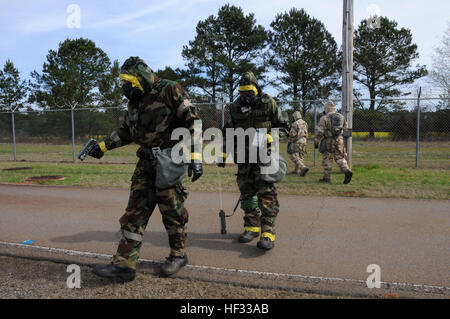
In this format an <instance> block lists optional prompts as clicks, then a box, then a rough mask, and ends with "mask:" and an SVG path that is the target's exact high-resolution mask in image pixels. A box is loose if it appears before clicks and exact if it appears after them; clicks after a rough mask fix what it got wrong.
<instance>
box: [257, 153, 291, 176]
mask: <svg viewBox="0 0 450 319" xmlns="http://www.w3.org/2000/svg"><path fill="white" fill-rule="evenodd" d="M272 160H275V161H276V160H278V170H277V171H276V172H273V173H269V174H264V173H263V172H262V169H263V168H264V167H268V166H270V165H271V163H272ZM258 166H259V174H258V175H257V176H256V179H257V180H262V181H265V182H268V183H279V182H281V181H282V180H283V178H284V176H285V175H286V170H287V163H286V161H285V159H284V158H283V157H282V156H281V155H279V154H278V155H274V156H272V157H271V160H270V161H269V162H268V163H267V164H262V163H258Z"/></svg>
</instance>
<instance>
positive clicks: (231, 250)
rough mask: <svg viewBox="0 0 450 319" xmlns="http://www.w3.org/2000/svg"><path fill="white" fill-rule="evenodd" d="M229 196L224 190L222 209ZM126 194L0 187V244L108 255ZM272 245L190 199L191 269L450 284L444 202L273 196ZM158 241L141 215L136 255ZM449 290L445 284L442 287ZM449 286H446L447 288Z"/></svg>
mask: <svg viewBox="0 0 450 319" xmlns="http://www.w3.org/2000/svg"><path fill="white" fill-rule="evenodd" d="M237 198H238V194H224V196H223V203H224V210H225V211H226V213H227V214H230V213H231V212H232V209H233V208H234V205H235V204H236V200H237ZM127 200H128V191H127V190H121V189H90V188H75V187H49V186H38V185H5V184H0V241H2V242H11V243H20V242H22V241H25V240H30V239H31V240H34V243H33V245H39V246H45V247H55V248H64V249H70V250H76V251H85V252H96V253H101V254H109V255H111V254H113V253H114V252H115V249H116V247H117V241H118V237H117V231H118V230H119V223H118V220H119V218H120V216H121V215H122V214H123V211H124V208H125V206H126V204H127ZM279 201H280V205H281V212H280V214H279V217H278V218H277V222H276V230H277V235H276V246H275V248H274V249H273V250H271V251H269V252H263V251H261V250H259V249H258V248H257V247H256V240H255V241H253V242H251V243H248V244H239V243H238V242H237V236H238V235H239V234H240V233H241V232H242V230H243V226H242V212H241V211H240V210H239V209H238V211H237V212H236V214H235V215H234V216H232V217H230V218H227V229H228V234H226V235H221V234H220V227H219V216H218V211H219V196H218V194H216V193H190V195H189V198H188V200H187V202H186V208H187V209H188V211H189V223H188V241H187V253H188V256H189V261H190V264H191V265H199V266H207V267H216V268H226V269H228V270H229V269H239V270H245V271H250V272H269V273H275V274H293V275H303V276H311V277H312V278H316V279H321V278H336V279H349V280H358V281H366V279H367V277H368V276H369V275H370V273H368V272H367V266H368V265H370V264H377V265H379V266H380V269H381V281H382V282H387V283H409V284H415V285H427V286H428V285H429V286H438V287H450V267H449V266H450V258H449V257H450V255H449V251H450V249H449V248H450V201H440V200H410V199H408V200H406V199H405V200H404V199H377V198H349V197H347V198H344V197H305V196H290V195H285V196H279ZM168 253H169V248H168V241H167V235H166V232H165V230H164V227H163V224H162V221H161V215H160V213H159V211H158V209H156V210H155V212H154V213H153V216H152V217H151V219H150V222H149V226H148V227H147V232H146V234H145V236H144V244H143V248H142V250H141V258H144V259H149V260H153V261H163V260H164V258H165V257H166V256H167V255H168ZM446 289H450V288H446ZM448 291H450V290H447V292H448Z"/></svg>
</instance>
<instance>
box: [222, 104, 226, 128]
mask: <svg viewBox="0 0 450 319" xmlns="http://www.w3.org/2000/svg"><path fill="white" fill-rule="evenodd" d="M224 126H225V103H222V129H223V127H224Z"/></svg>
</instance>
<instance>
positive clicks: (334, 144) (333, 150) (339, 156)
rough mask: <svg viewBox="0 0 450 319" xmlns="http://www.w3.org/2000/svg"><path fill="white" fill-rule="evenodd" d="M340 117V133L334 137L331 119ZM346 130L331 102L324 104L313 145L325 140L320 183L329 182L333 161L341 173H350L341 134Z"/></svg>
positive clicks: (345, 123) (343, 119)
mask: <svg viewBox="0 0 450 319" xmlns="http://www.w3.org/2000/svg"><path fill="white" fill-rule="evenodd" d="M332 116H336V117H340V118H341V121H342V123H343V126H342V131H341V133H340V134H339V135H337V136H334V135H333V133H332V125H331V117H332ZM345 130H347V122H346V120H345V118H344V116H343V115H342V114H339V113H337V112H336V109H335V106H334V104H333V102H332V101H328V102H327V103H326V104H325V115H324V116H322V117H321V118H320V120H319V124H318V125H317V128H316V140H315V141H314V143H315V144H316V145H317V144H318V143H319V140H320V139H322V138H326V144H325V145H326V148H325V152H324V153H323V159H322V167H323V170H324V175H323V179H322V180H321V181H328V182H329V181H331V170H332V164H333V160H334V161H336V164H338V166H339V168H340V170H341V173H345V172H347V171H348V172H350V169H349V167H348V164H347V160H346V158H347V153H346V151H345V144H344V137H343V132H344V131H345Z"/></svg>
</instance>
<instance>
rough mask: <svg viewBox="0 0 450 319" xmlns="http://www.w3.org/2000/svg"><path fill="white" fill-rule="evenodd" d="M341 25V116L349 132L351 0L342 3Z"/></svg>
mask: <svg viewBox="0 0 450 319" xmlns="http://www.w3.org/2000/svg"><path fill="white" fill-rule="evenodd" d="M343 4H344V7H343V24H342V53H343V61H342V111H341V112H342V115H344V116H345V119H346V121H347V128H348V131H349V132H352V130H353V28H354V27H353V24H354V16H353V0H344V1H343ZM345 147H346V150H347V161H348V166H349V167H350V168H351V167H352V137H351V135H350V136H348V137H346V138H345Z"/></svg>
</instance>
